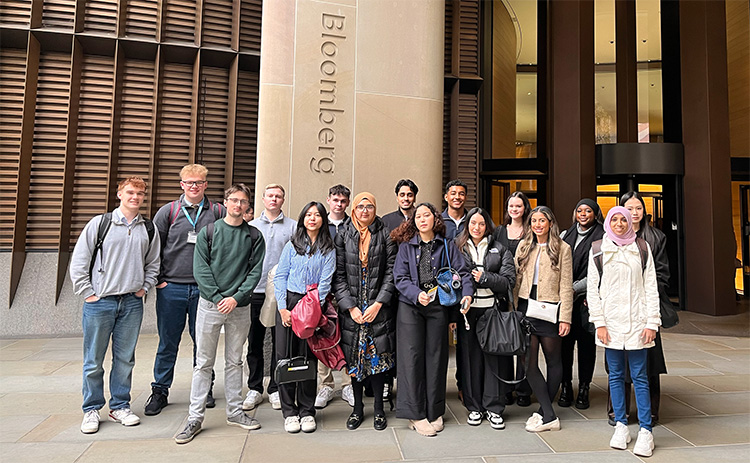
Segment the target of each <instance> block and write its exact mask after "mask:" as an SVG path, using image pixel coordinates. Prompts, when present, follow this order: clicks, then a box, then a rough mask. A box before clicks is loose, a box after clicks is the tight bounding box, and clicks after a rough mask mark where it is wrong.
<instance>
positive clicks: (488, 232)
mask: <svg viewBox="0 0 750 463" xmlns="http://www.w3.org/2000/svg"><path fill="white" fill-rule="evenodd" d="M493 229H494V227H493V224H492V219H491V218H490V214H489V213H488V212H487V211H485V210H484V209H481V208H478V207H475V208H474V209H472V210H470V211H469V213H468V215H467V216H466V227H464V230H463V231H462V232H461V234H460V235H459V236H458V237H457V238H456V246H458V249H459V250H461V252H462V253H463V255H464V259H466V265H467V266H468V267H469V268H470V269H471V276H472V278H473V280H474V300H473V302H472V304H471V308H470V309H469V311H468V312H467V313H466V314H465V317H466V320H465V323H461V322H459V323H457V325H458V326H457V332H458V343H459V344H460V345H461V349H460V350H459V351H460V353H461V356H462V358H461V361H462V365H463V369H462V370H461V374H462V377H461V384H462V385H463V395H464V401H463V402H464V406H465V407H466V409H467V410H469V418H468V420H467V423H468V424H469V425H471V426H479V425H480V424H481V423H482V419H483V418H484V417H485V415H486V417H487V421H489V423H490V426H491V427H492V428H493V429H504V428H505V422H504V421H503V412H504V411H505V394H506V392H507V389H508V388H507V387H505V385H504V383H501V381H500V380H499V378H505V379H510V378H511V377H512V375H513V363H512V360H513V357H505V356H500V355H491V354H486V353H484V352H483V351H482V348H481V346H480V345H479V340H478V339H477V334H476V326H477V320H478V319H479V318H480V317H481V316H482V315H484V313H485V312H486V311H487V310H495V308H497V309H499V310H507V305H508V301H510V300H511V297H512V294H511V290H512V288H513V285H514V284H515V282H516V267H515V264H514V263H513V256H512V255H511V253H510V251H508V249H507V248H506V247H505V246H503V245H502V244H500V242H499V241H495V239H494V238H493V237H492V232H493ZM498 303H500V304H502V307H497V305H498ZM462 321H463V320H462ZM466 323H468V329H467V326H466Z"/></svg>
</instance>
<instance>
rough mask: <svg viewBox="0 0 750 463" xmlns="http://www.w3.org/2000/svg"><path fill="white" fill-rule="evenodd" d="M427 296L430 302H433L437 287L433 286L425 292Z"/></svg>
mask: <svg viewBox="0 0 750 463" xmlns="http://www.w3.org/2000/svg"><path fill="white" fill-rule="evenodd" d="M427 295H428V296H429V297H430V302H432V301H434V300H435V296H437V286H434V287H432V288H430V289H429V290H427Z"/></svg>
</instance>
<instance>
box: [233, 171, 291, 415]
mask: <svg viewBox="0 0 750 463" xmlns="http://www.w3.org/2000/svg"><path fill="white" fill-rule="evenodd" d="M285 196H286V192H285V191H284V187H283V186H281V185H279V184H276V183H272V184H270V185H266V188H265V189H264V190H263V198H262V199H263V211H262V212H261V213H260V216H259V217H258V218H257V219H255V220H253V221H252V222H250V225H252V226H253V227H255V228H257V229H258V230H260V232H261V233H262V234H263V239H264V240H265V242H266V256H265V259H264V260H263V272H262V273H261V275H260V281H259V282H258V286H256V287H255V291H254V292H253V296H252V300H251V301H250V316H251V319H252V323H251V324H250V330H249V332H248V336H247V368H248V371H249V374H248V376H247V388H248V391H247V397H245V401H244V402H243V403H242V408H243V409H244V410H252V409H254V408H255V407H257V406H258V405H260V403H261V402H262V401H263V373H264V365H263V360H264V359H263V347H264V344H263V342H264V340H265V337H266V327H265V326H263V324H262V323H261V322H260V309H261V307H263V303H264V302H265V300H266V283H267V280H268V272H269V270H271V269H272V268H273V266H274V265H276V264H278V263H279V258H280V257H281V250H282V249H284V245H285V244H286V243H287V241H289V240H290V239H291V238H292V235H293V234H294V230H296V229H297V221H296V220H294V219H290V218H289V217H286V216H285V215H284V213H283V212H282V211H281V207H282V206H283V205H284V198H285ZM270 331H271V381H269V383H268V401H269V402H271V407H272V408H273V409H275V410H279V409H281V401H280V399H279V387H278V385H277V384H276V381H274V379H273V371H274V368H275V367H276V348H275V347H274V346H275V335H274V330H273V329H271V330H270Z"/></svg>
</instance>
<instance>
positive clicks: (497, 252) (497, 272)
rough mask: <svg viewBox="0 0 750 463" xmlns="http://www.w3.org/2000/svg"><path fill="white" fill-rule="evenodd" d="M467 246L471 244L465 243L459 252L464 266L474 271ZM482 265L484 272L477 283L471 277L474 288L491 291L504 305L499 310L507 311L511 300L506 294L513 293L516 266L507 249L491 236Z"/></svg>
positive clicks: (474, 266)
mask: <svg viewBox="0 0 750 463" xmlns="http://www.w3.org/2000/svg"><path fill="white" fill-rule="evenodd" d="M468 246H471V244H469V243H466V245H465V246H464V249H462V250H461V252H462V254H463V255H464V259H466V264H467V265H468V266H469V268H470V269H471V270H474V269H475V268H476V265H475V264H474V259H472V257H471V254H470V253H469V251H468V249H467V247H468ZM483 265H484V272H483V273H482V277H481V278H480V279H479V282H476V281H474V278H473V277H472V281H474V287H475V288H487V289H490V290H492V292H493V293H495V296H496V297H497V300H498V301H501V304H503V305H504V307H500V310H507V304H508V301H509V300H512V298H511V299H509V296H508V293H509V292H511V291H513V286H514V285H515V284H516V266H515V263H514V262H513V255H512V254H511V253H510V251H509V250H508V248H506V247H505V246H503V245H502V244H501V243H500V241H497V240H495V239H494V238H493V237H492V235H490V236H489V243H488V245H487V252H486V253H485V255H484V263H483Z"/></svg>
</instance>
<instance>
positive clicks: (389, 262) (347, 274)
mask: <svg viewBox="0 0 750 463" xmlns="http://www.w3.org/2000/svg"><path fill="white" fill-rule="evenodd" d="M335 245H336V274H335V277H334V283H333V289H334V294H335V295H336V300H337V301H338V305H339V312H340V316H339V322H340V326H341V348H342V349H343V351H344V356H345V357H346V363H347V373H348V374H349V375H350V376H351V377H352V389H353V392H354V411H352V413H351V415H349V418H348V419H347V421H346V427H347V429H357V428H358V427H359V426H360V424H362V421H363V419H364V403H363V390H364V386H365V384H366V383H369V385H370V386H371V387H372V390H373V392H374V397H375V404H374V409H375V417H374V421H373V426H374V427H375V429H376V430H379V431H382V430H383V429H385V428H386V426H387V423H388V422H387V420H386V417H385V411H384V409H383V386H384V384H385V376H386V372H387V371H389V370H390V369H391V368H393V367H394V365H395V362H396V314H395V310H394V307H392V305H391V300H392V297H393V294H394V292H395V288H394V285H393V262H394V260H395V258H396V250H397V249H396V245H395V244H394V243H393V242H392V241H391V239H390V237H389V235H388V229H387V228H386V227H385V226H384V225H383V222H382V221H381V220H380V218H379V217H377V216H376V201H375V197H374V196H373V195H372V194H371V193H366V192H364V193H360V194H358V195H357V196H355V197H354V201H352V216H351V218H350V219H348V220H347V221H346V222H345V223H344V224H343V225H342V228H341V229H339V231H338V233H337V234H336V239H335Z"/></svg>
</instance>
